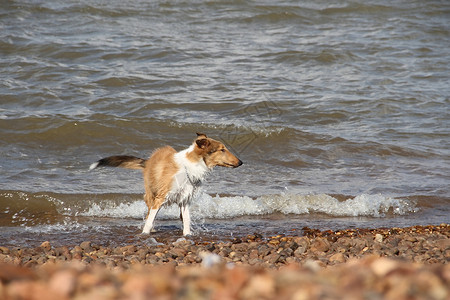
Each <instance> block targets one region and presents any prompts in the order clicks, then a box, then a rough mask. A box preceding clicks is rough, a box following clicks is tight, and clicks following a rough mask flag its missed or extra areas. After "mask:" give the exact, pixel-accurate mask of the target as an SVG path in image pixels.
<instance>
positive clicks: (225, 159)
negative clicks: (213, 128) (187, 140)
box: [195, 133, 242, 168]
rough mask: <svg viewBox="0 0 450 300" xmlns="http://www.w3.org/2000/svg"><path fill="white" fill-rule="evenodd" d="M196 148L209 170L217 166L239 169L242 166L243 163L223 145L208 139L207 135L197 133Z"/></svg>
mask: <svg viewBox="0 0 450 300" xmlns="http://www.w3.org/2000/svg"><path fill="white" fill-rule="evenodd" d="M195 146H196V151H195V152H196V153H197V154H198V155H200V156H201V157H203V160H204V161H205V164H206V165H207V166H208V168H213V167H215V166H221V167H227V168H237V167H239V166H240V165H242V161H241V160H240V159H239V158H237V157H236V156H234V155H233V153H231V152H230V150H228V149H227V147H225V145H224V144H223V143H221V142H219V141H216V140H213V139H211V138H209V137H207V136H206V134H203V133H197V139H196V140H195Z"/></svg>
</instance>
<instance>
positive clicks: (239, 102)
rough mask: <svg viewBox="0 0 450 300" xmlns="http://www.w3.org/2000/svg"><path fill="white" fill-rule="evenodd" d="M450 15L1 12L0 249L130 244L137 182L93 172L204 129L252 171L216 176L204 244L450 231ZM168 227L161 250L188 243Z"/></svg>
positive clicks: (199, 210)
mask: <svg viewBox="0 0 450 300" xmlns="http://www.w3.org/2000/svg"><path fill="white" fill-rule="evenodd" d="M449 16H450V5H449V4H448V3H446V2H441V1H427V2H422V1H396V2H392V1H377V2H374V3H371V4H367V3H365V2H363V1H359V2H358V1H356V2H354V1H352V2H349V1H340V2H338V3H336V4H330V3H329V2H328V1H309V2H308V1H306V2H302V3H300V4H299V3H297V2H295V1H282V2H277V3H275V4H273V3H272V2H241V1H210V2H202V1H199V2H192V1H189V2H184V1H176V2H173V1H170V2H169V1H151V2H148V1H138V0H130V1H108V2H107V3H105V2H104V1H100V0H94V1H92V0H91V1H60V0H53V1H26V0H25V1H7V2H5V3H3V4H2V5H1V7H0V28H1V30H0V68H1V70H2V72H1V74H0V78H1V80H0V153H1V154H2V159H1V161H0V225H1V226H2V230H1V233H0V241H3V242H4V243H5V242H8V243H11V244H14V243H16V244H36V243H39V241H42V240H43V239H49V240H52V241H54V242H56V243H79V242H80V241H83V240H86V239H91V240H96V241H98V242H99V243H110V242H111V243H114V242H117V243H122V242H125V241H126V240H129V239H134V238H136V234H137V233H139V232H140V228H141V226H142V223H143V221H142V218H143V216H144V214H145V205H144V203H143V201H142V200H141V199H142V193H143V185H142V179H141V174H140V173H139V172H135V171H130V170H113V169H99V170H95V171H92V172H88V167H89V165H90V163H92V162H94V161H96V160H97V159H99V158H101V157H104V156H109V155H114V154H129V155H135V156H140V157H146V156H148V155H149V153H150V152H151V151H152V150H153V149H155V148H157V147H159V146H162V145H167V144H168V145H172V146H173V147H175V148H176V149H178V150H182V149H184V148H186V147H187V146H188V145H189V144H190V143H191V142H192V140H193V139H194V138H195V132H196V131H201V132H205V133H207V134H208V135H209V136H211V137H214V138H217V139H220V140H222V141H224V142H225V143H226V144H227V145H228V146H229V148H230V149H231V150H232V151H234V152H235V153H236V154H237V155H238V156H239V158H241V159H242V160H243V161H244V163H245V164H244V165H243V166H241V167H240V168H237V169H233V170H229V169H219V168H218V169H217V170H215V172H214V173H212V175H211V176H210V178H208V180H207V182H206V184H205V186H204V194H202V195H201V197H200V199H199V200H198V201H197V202H196V203H194V205H193V215H194V219H195V222H196V225H195V226H194V229H195V230H196V232H197V235H198V236H205V237H208V236H210V237H213V238H217V239H221V238H226V237H229V236H236V235H243V234H247V233H251V232H252V231H256V232H263V233H265V234H275V233H285V234H289V232H291V231H292V230H294V231H295V230H300V229H301V228H302V227H303V226H310V227H314V228H320V229H328V228H333V229H337V228H346V227H374V226H409V225H416V224H429V223H432V224H439V223H443V222H447V223H448V222H450V217H449V215H450V194H449V179H450V176H449V174H450V170H449V169H450V168H449V165H450V163H449V161H450V153H449V152H450V151H449V149H450V138H449V137H450V132H449V131H450V130H449V128H450V127H449V119H450V117H449V104H450V101H449V97H448V95H449V94H450V84H449V82H450V81H449V77H450V76H449V74H450V68H449V63H448V62H449V61H450V50H449V49H450V39H449V35H450V34H449V33H450V25H449V24H450V22H449V20H450V19H449ZM216 195H218V196H216ZM177 218H178V213H177V209H176V208H168V209H164V210H162V211H161V214H160V215H159V216H158V224H160V233H157V234H156V235H158V234H162V235H164V234H165V233H164V232H169V233H173V232H175V233H180V234H181V230H180V222H179V221H177V220H176V219H177ZM174 230H175V231H174ZM12 241H14V242H12Z"/></svg>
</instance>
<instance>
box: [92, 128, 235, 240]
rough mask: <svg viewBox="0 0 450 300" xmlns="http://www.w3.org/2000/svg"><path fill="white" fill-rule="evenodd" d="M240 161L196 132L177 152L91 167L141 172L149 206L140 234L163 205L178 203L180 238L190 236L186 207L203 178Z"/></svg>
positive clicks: (160, 150) (102, 161)
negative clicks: (181, 225) (146, 158)
mask: <svg viewBox="0 0 450 300" xmlns="http://www.w3.org/2000/svg"><path fill="white" fill-rule="evenodd" d="M240 165H242V161H241V160H240V159H239V158H237V157H236V156H234V155H233V154H232V153H231V152H230V151H229V150H228V149H227V148H226V147H225V145H224V144H223V143H221V142H219V141H216V140H213V139H211V138H208V137H207V136H206V135H205V134H203V133H197V139H195V141H194V142H193V143H192V145H191V146H190V147H189V148H187V149H185V150H183V151H180V152H177V151H175V149H173V148H172V147H170V146H165V147H162V148H158V149H156V150H155V151H154V152H153V154H152V155H151V156H150V158H149V159H148V160H145V159H142V158H138V157H134V156H126V155H119V156H110V157H106V158H102V159H100V160H99V161H97V162H95V163H93V164H92V165H91V166H90V168H89V169H90V170H93V169H95V168H97V167H103V166H107V167H121V168H127V169H135V170H143V175H144V185H145V196H144V200H145V203H146V204H147V206H148V212H147V218H146V221H145V225H144V229H143V231H142V233H143V234H149V233H150V231H151V230H153V222H154V220H155V217H156V215H157V214H158V211H159V210H160V208H161V207H162V206H163V205H170V204H173V203H176V204H178V206H179V207H180V217H181V220H182V221H183V235H190V234H191V216H190V213H189V206H190V204H191V202H192V200H193V198H194V196H195V195H196V192H197V191H198V189H199V188H200V186H201V184H202V182H203V180H204V179H205V177H206V175H207V174H208V173H209V172H210V171H211V170H212V169H213V168H214V167H215V166H221V167H228V168H237V167H239V166H240Z"/></svg>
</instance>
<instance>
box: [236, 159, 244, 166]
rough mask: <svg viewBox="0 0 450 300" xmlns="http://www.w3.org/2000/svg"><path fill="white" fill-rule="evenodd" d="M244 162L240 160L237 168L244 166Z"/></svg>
mask: <svg viewBox="0 0 450 300" xmlns="http://www.w3.org/2000/svg"><path fill="white" fill-rule="evenodd" d="M242 164H243V162H242V160H239V162H238V165H237V166H236V168H237V167H239V166H242Z"/></svg>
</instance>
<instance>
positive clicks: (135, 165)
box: [89, 155, 146, 170]
mask: <svg viewBox="0 0 450 300" xmlns="http://www.w3.org/2000/svg"><path fill="white" fill-rule="evenodd" d="M145 162H146V160H145V159H142V158H139V157H135V156H128V155H117V156H109V157H105V158H102V159H100V160H99V161H97V162H95V163H93V164H92V165H91V166H90V167H89V170H93V169H95V168H97V167H119V168H126V169H134V170H142V169H144V167H145Z"/></svg>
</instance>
